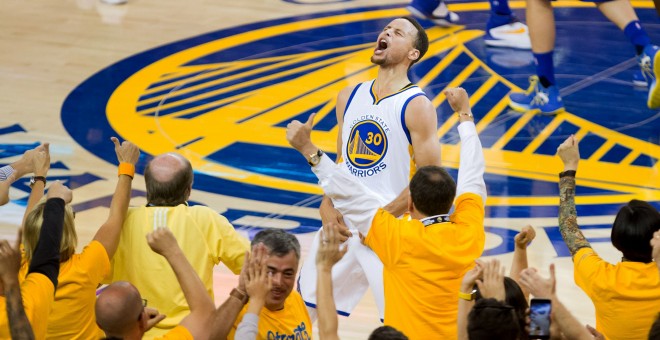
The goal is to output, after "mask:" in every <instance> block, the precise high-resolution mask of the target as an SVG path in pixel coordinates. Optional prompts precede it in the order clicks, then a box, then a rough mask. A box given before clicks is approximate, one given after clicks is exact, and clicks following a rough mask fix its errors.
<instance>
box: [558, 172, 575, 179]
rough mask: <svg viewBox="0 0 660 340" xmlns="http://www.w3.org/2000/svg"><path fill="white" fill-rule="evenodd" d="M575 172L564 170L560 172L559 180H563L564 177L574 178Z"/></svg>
mask: <svg viewBox="0 0 660 340" xmlns="http://www.w3.org/2000/svg"><path fill="white" fill-rule="evenodd" d="M575 174H576V171H575V170H566V171H562V172H560V173H559V178H564V177H567V176H568V177H575Z"/></svg>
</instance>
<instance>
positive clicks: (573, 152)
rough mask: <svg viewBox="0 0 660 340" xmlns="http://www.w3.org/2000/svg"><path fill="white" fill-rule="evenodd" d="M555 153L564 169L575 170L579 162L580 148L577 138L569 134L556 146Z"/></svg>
mask: <svg viewBox="0 0 660 340" xmlns="http://www.w3.org/2000/svg"><path fill="white" fill-rule="evenodd" d="M557 155H558V156H559V158H561V161H562V163H564V171H570V170H577V167H578V163H579V162H580V150H579V148H578V140H577V138H575V136H574V135H570V136H569V137H568V138H567V139H566V140H565V141H564V142H563V143H561V144H560V145H559V147H557Z"/></svg>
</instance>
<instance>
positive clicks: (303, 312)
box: [227, 290, 312, 340]
mask: <svg viewBox="0 0 660 340" xmlns="http://www.w3.org/2000/svg"><path fill="white" fill-rule="evenodd" d="M248 305H249V303H248V304H247V305H245V306H244V307H243V309H242V310H241V312H240V314H238V317H237V318H236V322H235V323H234V327H232V330H231V332H229V336H227V339H230V340H233V339H234V334H235V333H236V328H238V324H240V323H241V320H243V315H245V313H246V312H247V308H248ZM257 339H268V340H270V339H296V340H310V339H312V321H311V320H310V318H309V315H308V314H307V308H306V307H305V302H304V301H303V299H302V297H301V296H300V293H298V292H297V291H295V290H294V291H292V292H291V294H290V295H289V296H288V297H287V298H286V300H285V301H284V308H282V309H281V310H278V311H271V310H269V309H268V308H266V307H264V308H262V309H261V312H260V313H259V333H258V335H257ZM237 340H243V339H237Z"/></svg>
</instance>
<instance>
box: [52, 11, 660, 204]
mask: <svg viewBox="0 0 660 340" xmlns="http://www.w3.org/2000/svg"><path fill="white" fill-rule="evenodd" d="M651 5H652V4H651ZM520 6H522V4H519V5H518V7H520ZM452 9H453V10H456V11H460V12H462V13H463V14H462V15H461V18H462V20H465V22H466V24H469V23H470V22H474V23H481V24H482V23H483V22H482V20H481V18H482V17H481V16H479V15H483V14H484V13H486V11H487V9H488V3H487V2H484V3H466V4H456V5H454V7H452ZM578 10H585V11H586V10H591V11H595V9H589V8H579V9H578ZM580 14H581V13H577V14H576V15H580ZM403 15H408V13H407V12H406V11H405V9H403V8H401V7H400V6H398V7H395V6H380V7H371V8H356V9H348V10H344V11H336V12H326V13H318V14H313V15H305V16H301V17H293V18H285V19H279V20H273V21H268V22H261V23H254V24H248V25H244V26H240V27H235V28H230V29H224V30H220V31H217V32H211V33H208V34H204V35H200V36H197V37H193V38H190V39H186V40H182V41H177V42H174V43H171V44H168V45H165V46H162V47H158V48H154V49H152V50H149V51H146V52H143V53H140V54H137V55H134V56H131V57H128V58H126V59H124V60H122V61H119V62H117V63H116V64H114V65H111V66H109V67H108V68H106V69H103V70H101V71H99V72H98V73H97V74H95V75H93V76H92V77H90V78H89V79H87V80H85V81H84V82H83V83H82V84H81V85H79V86H78V87H77V88H76V89H74V90H73V91H72V92H71V94H70V95H69V96H68V97H67V99H66V100H65V102H64V104H63V107H62V121H63V123H64V126H65V128H66V129H67V131H68V132H69V134H70V135H71V136H72V137H73V138H74V139H75V140H76V141H77V142H78V143H79V144H80V145H82V146H83V147H85V148H86V149H87V150H89V151H90V152H92V153H94V154H95V155H97V156H99V157H101V158H103V159H106V160H108V161H110V162H112V161H113V160H114V159H115V156H114V151H113V150H112V149H111V148H109V147H107V139H108V138H109V137H110V136H113V135H117V136H119V137H121V138H123V139H127V140H131V141H133V142H134V143H136V144H137V145H139V146H140V148H141V149H142V150H143V153H145V154H147V155H148V156H149V155H158V154H162V153H165V152H177V153H180V154H182V155H184V156H185V157H187V158H188V159H190V161H191V163H192V164H193V167H194V169H195V171H196V173H195V184H194V185H195V188H196V189H199V190H204V191H207V192H210V193H215V194H219V195H226V196H233V197H239V198H245V199H253V200H258V201H268V202H273V203H280V204H286V205H312V206H313V205H315V204H318V200H316V198H317V197H318V195H319V194H321V191H320V189H319V187H318V185H317V180H316V177H315V176H314V175H313V174H312V173H311V171H309V168H308V167H307V166H303V165H304V164H305V163H304V160H303V159H302V158H301V157H300V155H299V154H298V153H297V152H296V151H295V150H293V149H292V148H290V147H289V145H288V144H287V142H286V139H285V137H284V136H285V129H286V124H287V123H288V122H290V121H291V120H293V119H298V120H302V121H304V120H306V119H307V117H308V116H309V115H310V114H311V113H313V112H317V119H316V123H315V126H314V132H313V135H312V138H313V139H314V141H315V143H316V144H317V145H319V147H321V148H322V149H323V150H324V151H326V152H328V153H331V152H332V151H334V150H335V149H336V147H337V146H336V141H337V122H336V119H335V117H336V112H335V104H336V96H337V93H339V91H340V90H342V89H343V88H345V87H347V86H351V85H355V84H358V83H362V82H365V81H369V80H371V79H374V78H375V77H376V76H377V72H378V70H377V67H376V66H374V65H372V64H371V63H370V61H369V59H370V56H371V55H372V53H373V47H374V44H375V40H376V37H377V35H378V33H379V32H380V31H381V30H382V28H383V27H384V26H385V25H386V24H387V23H389V22H390V21H391V20H392V19H393V18H396V17H399V16H403ZM424 24H425V25H427V26H426V28H427V34H428V36H429V40H430V45H429V50H428V52H427V54H426V56H425V58H424V60H422V61H420V62H419V63H417V64H416V65H415V66H414V67H413V68H412V69H411V71H410V78H411V81H412V82H413V83H416V84H417V85H418V86H419V87H420V88H422V89H423V90H424V92H425V94H426V95H427V97H428V98H429V99H430V100H431V102H432V104H433V105H434V106H435V107H436V108H437V112H438V122H439V126H438V138H439V139H440V140H441V142H442V144H443V150H442V151H443V162H444V163H443V164H444V165H446V166H447V168H448V169H449V171H450V173H452V175H454V176H455V177H456V174H457V166H458V164H457V159H458V155H459V143H458V138H457V133H456V124H457V120H456V118H455V116H454V115H453V112H450V111H448V110H447V108H446V107H447V105H446V103H445V98H444V95H443V94H442V89H444V88H445V87H446V86H462V87H465V88H466V89H468V92H470V93H471V94H472V96H471V99H472V103H471V104H472V106H473V111H474V113H475V116H476V117H477V118H478V120H479V125H478V129H479V131H480V136H481V138H482V141H483V145H484V154H485V156H486V162H487V163H486V164H487V165H489V167H488V168H487V172H488V175H489V176H490V177H489V183H503V182H508V183H513V184H512V185H499V184H496V185H490V186H489V188H488V190H489V201H488V205H489V206H490V207H491V210H490V211H489V213H490V214H491V215H493V216H496V215H499V214H501V212H500V210H498V209H499V208H501V209H505V210H506V209H510V208H511V207H518V206H519V207H530V206H542V207H545V208H548V209H537V210H536V211H535V212H534V215H535V216H538V215H539V214H541V215H546V216H552V215H553V214H556V211H555V207H556V194H557V193H556V190H557V189H556V188H557V186H556V173H555V172H556V171H557V166H556V161H557V160H556V158H555V156H554V150H555V149H556V147H557V145H558V144H559V143H560V142H561V141H562V139H563V138H565V137H564V136H565V135H566V134H567V131H570V132H568V133H574V134H577V135H578V136H579V137H584V139H588V140H589V142H588V145H589V149H590V153H589V155H586V156H584V157H585V164H586V165H585V167H584V168H583V169H582V168H581V178H585V179H587V180H585V181H583V182H579V183H578V184H579V185H580V187H581V188H583V189H585V188H586V190H588V192H589V193H590V195H585V196H580V197H578V204H582V205H593V206H595V207H597V209H593V212H592V213H594V214H596V213H597V214H599V215H601V214H607V213H610V212H613V211H615V210H616V208H617V207H618V206H619V204H620V203H622V202H625V201H626V200H629V199H630V198H632V197H643V198H645V199H647V200H660V189H658V188H648V187H644V186H640V185H639V184H638V183H636V182H635V181H636V180H635V179H639V178H645V179H648V178H658V176H660V175H659V174H658V173H657V171H654V169H653V167H654V164H656V163H655V161H654V160H656V161H657V159H660V151H659V150H658V149H659V148H658V146H657V145H655V144H652V143H648V142H644V141H642V140H639V139H636V138H633V137H631V136H630V135H624V134H622V133H619V132H616V131H612V130H611V129H608V128H606V127H603V126H602V125H599V124H597V123H594V122H591V121H588V120H586V119H583V118H581V117H579V116H577V115H573V114H571V113H566V114H562V115H558V116H556V117H540V116H535V115H528V114H524V115H511V114H510V113H508V111H507V110H506V100H507V97H506V94H507V93H508V92H509V91H510V90H512V89H516V90H517V89H519V87H518V86H516V85H515V84H514V83H512V82H511V81H510V80H508V79H507V77H503V76H502V74H501V73H499V72H501V71H499V70H498V71H495V70H494V69H493V68H494V67H495V66H493V65H492V64H491V63H489V62H487V61H488V60H490V57H489V56H485V55H477V54H475V53H483V47H481V46H483V42H482V41H481V38H482V37H483V35H484V31H483V30H481V29H471V28H466V27H477V26H478V25H476V24H475V25H468V26H455V27H450V28H440V27H434V26H432V25H431V23H424ZM622 40H623V39H622ZM471 44H475V45H474V46H480V47H479V48H478V49H474V48H470V47H469V46H471ZM474 51H477V52H474ZM498 53H501V50H500V51H498ZM493 59H494V60H495V59H497V60H510V59H511V58H504V57H500V58H493ZM599 61H601V60H600V59H599ZM524 67H527V68H526V69H524V70H521V69H517V70H514V71H513V73H516V74H521V73H522V74H526V73H528V74H531V73H533V72H534V71H533V65H531V64H529V65H527V66H524ZM619 90H620V89H619ZM619 90H617V91H619ZM624 100H627V99H624ZM631 100H632V101H634V100H636V98H633V99H631ZM594 105H598V104H594ZM620 105H623V106H628V105H629V103H620ZM630 105H635V104H634V103H632V104H630ZM601 109H602V110H607V109H609V108H608V107H606V105H605V104H603V105H601V107H599V108H598V110H601ZM620 116H623V115H620ZM384 128H385V127H383V126H380V125H379V124H378V123H377V122H375V121H374V122H365V123H364V124H361V125H359V126H358V125H356V126H354V127H353V128H352V129H351V139H350V141H349V148H348V149H347V150H346V156H347V159H348V161H349V162H350V163H351V164H352V165H353V166H354V167H356V168H358V169H367V168H369V167H373V166H377V165H378V164H379V161H381V159H382V157H383V156H384V155H385V154H386V152H387V148H388V142H389V141H388V140H387V138H386V136H385V134H384V133H383V129H384ZM628 133H630V132H629V131H628ZM585 145H586V144H585ZM612 158H616V159H619V160H623V161H622V162H611V161H610V160H611V159H612ZM140 165H141V166H140V167H139V168H138V171H142V167H143V166H144V163H142V164H140ZM621 173H626V174H629V175H628V176H619V175H618V174H621ZM658 181H660V178H658ZM647 183H648V182H647ZM532 186H533V190H532V189H531V188H532ZM579 190H582V189H579ZM604 202H605V203H604ZM507 211H509V210H507ZM585 213H587V212H585ZM516 214H518V215H520V217H522V216H525V215H528V216H529V215H531V214H532V213H531V212H530V211H529V210H525V209H520V210H519V211H517V212H516ZM555 216H556V215H555Z"/></svg>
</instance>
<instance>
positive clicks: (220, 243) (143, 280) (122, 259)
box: [109, 204, 249, 339]
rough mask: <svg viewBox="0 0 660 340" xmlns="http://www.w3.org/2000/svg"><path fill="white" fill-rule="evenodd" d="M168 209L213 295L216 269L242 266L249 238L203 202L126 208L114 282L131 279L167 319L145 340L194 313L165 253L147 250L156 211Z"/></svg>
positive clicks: (237, 269)
mask: <svg viewBox="0 0 660 340" xmlns="http://www.w3.org/2000/svg"><path fill="white" fill-rule="evenodd" d="M157 209H166V210H167V227H168V228H169V229H170V230H171V231H172V233H173V234H174V237H175V238H176V239H177V241H178V243H179V246H180V247H181V249H182V250H183V253H184V254H185V255H186V258H187V259H188V261H189V262H190V264H191V265H192V266H193V268H195V271H196V272H197V275H199V277H200V278H201V280H202V282H203V283H204V286H205V287H206V290H207V292H208V294H209V296H210V297H211V298H213V267H214V266H215V265H217V264H219V263H220V262H223V263H224V264H225V265H227V267H229V269H231V270H232V271H233V272H234V273H237V274H238V273H239V272H240V271H241V268H242V267H243V260H244V257H245V252H246V251H247V250H248V249H249V241H248V240H247V239H246V238H245V237H243V236H241V235H240V234H238V232H236V230H234V227H233V226H232V225H231V224H230V223H229V221H227V219H226V218H224V217H223V216H221V215H220V214H218V213H217V212H215V211H213V210H212V209H210V208H208V207H204V206H193V207H188V206H186V205H183V204H181V205H178V206H176V207H133V208H129V209H128V213H127V215H126V219H125V220H124V227H123V229H122V233H121V238H120V240H119V247H118V248H117V252H116V253H115V256H114V257H113V259H112V270H113V273H112V274H111V275H110V277H109V281H110V282H114V281H128V282H130V283H132V284H133V285H134V286H135V287H137V289H138V290H139V291H140V294H141V295H142V298H144V299H146V300H147V301H148V304H149V306H150V307H154V308H156V309H158V311H159V312H160V313H161V314H165V315H167V318H166V319H165V320H163V321H161V322H160V323H158V324H157V325H156V326H155V327H154V328H152V329H151V330H150V331H149V332H147V334H145V336H144V338H145V339H151V338H153V337H155V336H163V335H164V334H165V333H166V332H167V331H169V330H170V329H172V328H174V327H176V326H177V325H178V324H180V323H181V320H182V319H183V318H184V317H185V316H186V315H188V314H189V313H190V308H189V307H188V303H187V302H186V298H185V296H184V295H183V291H182V290H181V286H179V282H178V281H177V279H176V276H175V275H174V271H173V270H172V268H171V267H170V265H169V264H168V263H167V260H165V258H164V257H162V256H160V255H158V254H156V253H155V252H153V251H152V250H151V248H149V244H147V239H146V235H147V234H148V233H150V232H152V231H153V230H154V212H155V211H156V210H157Z"/></svg>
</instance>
